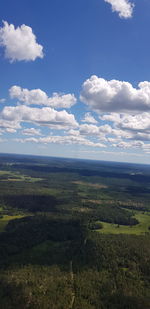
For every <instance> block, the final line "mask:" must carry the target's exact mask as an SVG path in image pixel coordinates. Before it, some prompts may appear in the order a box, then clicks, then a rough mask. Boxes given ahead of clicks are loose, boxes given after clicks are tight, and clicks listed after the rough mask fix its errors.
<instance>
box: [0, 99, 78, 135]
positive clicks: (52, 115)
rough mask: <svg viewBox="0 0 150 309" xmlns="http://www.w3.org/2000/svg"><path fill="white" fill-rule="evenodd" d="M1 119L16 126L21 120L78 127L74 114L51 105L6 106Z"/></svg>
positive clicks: (0, 114) (65, 127) (59, 126)
mask: <svg viewBox="0 0 150 309" xmlns="http://www.w3.org/2000/svg"><path fill="white" fill-rule="evenodd" d="M0 119H1V120H2V121H4V122H5V124H6V122H7V123H8V125H9V124H14V125H15V126H16V125H18V126H19V124H20V123H21V122H30V123H34V124H37V125H41V126H47V127H50V128H58V129H69V128H76V127H78V123H77V122H76V120H75V118H74V115H72V114H69V113H67V112H66V111H65V110H63V111H56V110H54V109H53V108H50V107H43V108H31V107H28V106H26V105H19V106H5V107H4V108H3V110H2V111H1V113H0Z"/></svg>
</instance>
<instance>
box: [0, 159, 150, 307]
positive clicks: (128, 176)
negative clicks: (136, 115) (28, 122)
mask: <svg viewBox="0 0 150 309" xmlns="http://www.w3.org/2000/svg"><path fill="white" fill-rule="evenodd" d="M0 308H1V309H11V308H12V309H13V308H15V309H16V308H19V309H26V308H29V309H32V308H33V309H40V308H41V309H135V308H136V309H149V308H150V166H148V165H138V164H127V163H113V162H102V161H90V160H75V159H63V158H62V159H60V158H48V157H34V156H22V155H7V154H1V155H0Z"/></svg>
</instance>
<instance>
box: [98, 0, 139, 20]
mask: <svg viewBox="0 0 150 309" xmlns="http://www.w3.org/2000/svg"><path fill="white" fill-rule="evenodd" d="M104 1H105V2H107V3H109V4H111V7H112V11H113V12H117V13H118V14H119V17H120V18H131V17H132V14H133V8H134V4H133V3H131V2H130V1H129V0H104Z"/></svg>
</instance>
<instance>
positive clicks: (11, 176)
mask: <svg viewBox="0 0 150 309" xmlns="http://www.w3.org/2000/svg"><path fill="white" fill-rule="evenodd" d="M0 177H2V179H0V180H1V181H25V182H37V181H41V180H43V178H38V177H30V176H26V175H23V174H20V173H14V172H11V171H0Z"/></svg>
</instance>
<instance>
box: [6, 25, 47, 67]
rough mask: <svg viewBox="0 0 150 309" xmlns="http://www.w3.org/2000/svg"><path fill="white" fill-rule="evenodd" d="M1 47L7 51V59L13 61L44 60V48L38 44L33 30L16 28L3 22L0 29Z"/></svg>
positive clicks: (24, 27) (24, 26) (22, 26)
mask: <svg viewBox="0 0 150 309" xmlns="http://www.w3.org/2000/svg"><path fill="white" fill-rule="evenodd" d="M0 45H1V46H3V47H4V49H5V57H6V58H7V59H9V60H10V62H13V61H21V60H24V61H34V60H35V59H36V58H38V57H39V58H43V56H44V55H43V47H42V45H40V44H38V43H37V42H36V36H35V34H34V33H33V31H32V28H31V27H29V26H26V25H21V26H20V27H17V28H15V27H14V25H13V24H8V22H7V21H4V22H3V27H1V28H0Z"/></svg>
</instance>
